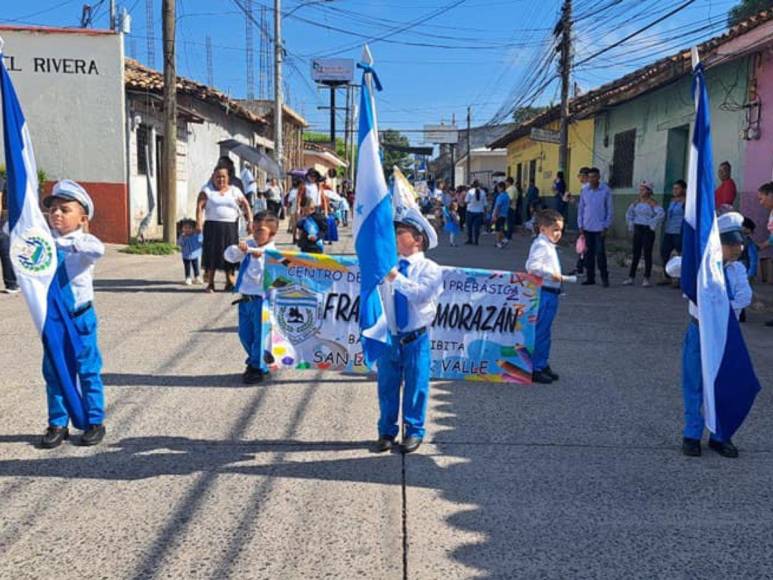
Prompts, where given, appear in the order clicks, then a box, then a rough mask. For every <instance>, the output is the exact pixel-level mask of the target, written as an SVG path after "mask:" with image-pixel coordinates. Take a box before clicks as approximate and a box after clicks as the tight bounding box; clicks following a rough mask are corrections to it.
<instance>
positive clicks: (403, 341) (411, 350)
mask: <svg viewBox="0 0 773 580" xmlns="http://www.w3.org/2000/svg"><path fill="white" fill-rule="evenodd" d="M395 228H396V230H397V250H398V254H399V258H400V259H399V261H398V267H397V268H393V269H392V271H391V272H390V273H389V274H388V275H387V278H386V282H385V284H384V285H383V287H382V296H383V301H384V310H385V312H386V317H387V321H388V323H389V330H390V334H391V335H392V344H391V345H390V347H389V348H388V349H387V351H386V352H385V353H384V354H383V355H382V356H381V358H379V359H378V403H379V410H380V417H379V421H378V434H379V439H378V441H377V442H376V447H375V451H376V452H378V453H381V452H384V451H389V450H391V449H393V448H394V446H395V438H396V437H397V434H398V432H399V427H398V424H397V420H398V415H399V412H400V386H401V384H404V388H403V405H402V408H403V423H404V424H405V438H404V439H403V442H402V443H403V445H402V451H403V452H404V453H412V452H414V451H416V450H417V449H418V448H419V446H420V445H421V442H422V440H423V439H424V433H425V429H424V422H425V419H426V416H427V403H428V401H429V375H430V363H431V361H430V341H429V326H430V325H431V324H432V321H433V320H434V318H435V311H436V309H437V299H438V297H439V296H440V293H441V292H442V291H443V272H442V270H441V269H440V266H438V265H437V264H436V263H435V262H433V261H432V260H430V259H428V258H426V257H425V256H424V252H425V251H426V250H428V249H430V248H434V247H435V246H437V234H436V233H435V229H434V228H433V227H432V226H431V225H430V224H429V222H428V221H427V220H426V218H424V216H422V215H421V213H420V212H419V211H418V209H413V208H412V209H409V210H408V211H407V212H406V213H405V215H404V216H401V217H398V218H397V220H396V222H395Z"/></svg>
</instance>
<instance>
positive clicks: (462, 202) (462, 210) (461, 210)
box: [456, 185, 467, 229]
mask: <svg viewBox="0 0 773 580" xmlns="http://www.w3.org/2000/svg"><path fill="white" fill-rule="evenodd" d="M456 211H457V213H458V214H459V225H460V226H461V228H462V229H464V226H465V224H466V223H467V188H466V187H465V186H464V185H460V186H458V187H457V188H456Z"/></svg>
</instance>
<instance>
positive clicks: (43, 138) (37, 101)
mask: <svg viewBox="0 0 773 580" xmlns="http://www.w3.org/2000/svg"><path fill="white" fill-rule="evenodd" d="M0 35H2V37H3V40H4V41H5V48H4V51H3V60H4V61H5V65H6V67H7V69H8V72H9V74H10V76H11V78H12V79H13V83H14V86H15V87H16V92H17V94H18V96H19V100H20V102H21V106H22V109H23V110H24V115H25V117H26V119H27V124H28V126H29V130H30V135H31V138H32V144H33V148H34V151H35V157H36V161H37V165H38V169H39V170H40V171H41V172H42V173H44V174H45V183H42V184H41V186H42V187H43V189H44V190H46V191H50V189H51V187H52V186H53V184H54V183H55V182H56V181H58V180H60V179H65V178H68V179H74V180H76V181H78V182H80V183H81V184H83V185H84V186H85V187H86V189H87V190H88V191H89V193H90V194H91V196H92V198H93V199H94V205H95V207H96V211H95V219H94V221H93V223H92V231H93V232H94V234H95V235H97V236H99V237H100V238H101V239H103V240H104V241H106V242H121V241H126V240H127V239H128V235H129V227H128V221H127V216H128V213H129V208H128V199H127V158H126V131H125V130H124V128H125V127H126V122H125V93H124V86H123V41H122V37H121V35H120V34H116V33H113V32H110V31H100V30H85V29H70V28H66V29H59V28H41V27H34V28H33V27H13V26H0ZM1 124H2V120H0V125H1ZM2 147H3V144H2V143H1V142H0V155H3V156H4V152H2Z"/></svg>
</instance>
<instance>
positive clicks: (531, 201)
mask: <svg viewBox="0 0 773 580" xmlns="http://www.w3.org/2000/svg"><path fill="white" fill-rule="evenodd" d="M539 203H540V201H539V188H538V187H537V185H536V184H535V183H534V178H533V177H532V178H531V179H529V188H528V189H527V190H526V215H527V217H528V218H529V219H532V217H533V215H534V212H535V211H536V210H538V209H540V208H539Z"/></svg>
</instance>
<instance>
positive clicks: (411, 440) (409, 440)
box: [402, 435, 422, 453]
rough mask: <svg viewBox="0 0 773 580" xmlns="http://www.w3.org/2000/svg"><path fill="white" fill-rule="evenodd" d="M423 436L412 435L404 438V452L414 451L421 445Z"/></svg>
mask: <svg viewBox="0 0 773 580" xmlns="http://www.w3.org/2000/svg"><path fill="white" fill-rule="evenodd" d="M421 441H422V439H421V437H416V436H414V435H411V436H410V437H406V438H405V439H403V446H402V451H403V453H413V452H414V451H416V450H417V449H418V448H419V447H420V446H421Z"/></svg>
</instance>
